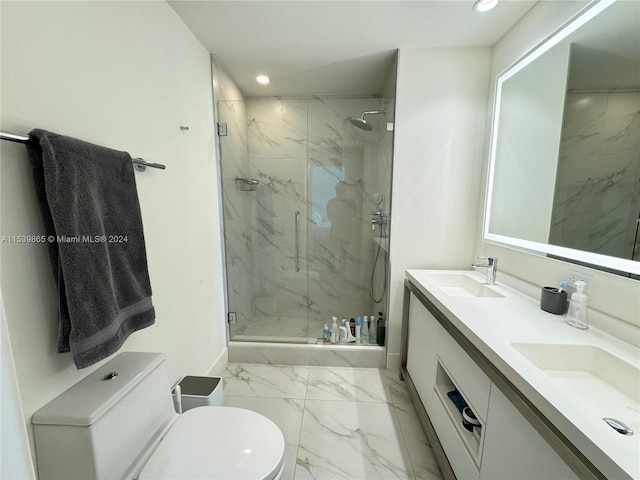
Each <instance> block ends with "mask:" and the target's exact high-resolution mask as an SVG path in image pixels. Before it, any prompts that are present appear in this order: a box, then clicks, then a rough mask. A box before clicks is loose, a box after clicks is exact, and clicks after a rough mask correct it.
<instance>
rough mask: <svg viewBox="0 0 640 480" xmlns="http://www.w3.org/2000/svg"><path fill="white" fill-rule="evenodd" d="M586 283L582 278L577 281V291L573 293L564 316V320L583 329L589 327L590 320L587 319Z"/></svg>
mask: <svg viewBox="0 0 640 480" xmlns="http://www.w3.org/2000/svg"><path fill="white" fill-rule="evenodd" d="M586 285H587V284H586V283H585V282H583V281H582V280H578V281H577V282H576V291H575V293H574V294H573V295H571V301H570V302H569V311H568V312H567V316H566V317H565V318H564V321H565V322H567V323H568V324H569V325H571V326H572V327H576V328H579V329H581V330H586V329H587V328H589V320H588V319H587V295H586V294H585V293H584V287H585V286H586Z"/></svg>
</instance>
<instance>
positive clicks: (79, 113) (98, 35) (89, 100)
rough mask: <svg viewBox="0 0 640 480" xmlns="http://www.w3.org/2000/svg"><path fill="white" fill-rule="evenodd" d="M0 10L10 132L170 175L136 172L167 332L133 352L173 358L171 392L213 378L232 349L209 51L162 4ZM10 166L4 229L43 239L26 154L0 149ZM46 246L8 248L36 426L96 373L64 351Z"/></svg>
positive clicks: (25, 402)
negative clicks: (69, 142)
mask: <svg viewBox="0 0 640 480" xmlns="http://www.w3.org/2000/svg"><path fill="white" fill-rule="evenodd" d="M0 5H1V8H2V12H1V13H2V17H1V22H2V24H1V27H2V37H1V40H2V47H1V48H2V51H1V55H2V87H1V88H2V90H1V93H2V130H3V131H8V132H13V133H18V134H26V133H27V132H29V131H30V130H31V129H32V128H35V127H40V128H44V129H49V130H52V131H55V132H58V133H61V134H66V135H70V136H74V137H77V138H81V139H84V140H87V141H89V142H93V143H97V144H101V145H105V146H109V147H112V148H116V149H121V150H127V151H128V152H129V153H131V154H132V155H133V156H140V157H143V158H144V159H146V160H149V161H152V162H159V163H164V164H166V165H167V170H165V171H160V170H153V169H149V170H147V171H146V172H144V173H136V181H137V184H138V194H139V197H140V203H141V209H142V217H143V223H144V230H145V237H146V243H147V256H148V263H149V273H150V277H151V285H152V288H153V301H154V304H155V307H156V324H155V325H154V326H152V327H150V328H147V329H144V330H141V331H139V332H136V333H134V334H133V335H132V336H131V337H130V338H129V339H128V340H127V342H126V343H125V344H124V347H123V350H142V351H157V352H163V353H164V354H165V355H166V358H167V363H168V368H169V374H170V381H172V382H173V381H176V380H178V378H179V377H180V376H181V375H184V374H195V375H202V374H205V373H207V372H208V371H209V369H210V368H211V367H212V365H214V363H216V361H217V360H218V359H219V358H224V354H225V352H226V338H225V330H224V328H225V327H224V298H223V288H222V268H221V253H220V252H221V250H220V228H219V223H220V222H219V213H218V212H219V206H218V195H217V184H216V180H215V179H216V170H215V154H214V145H215V143H214V142H215V139H214V129H213V108H212V94H211V92H212V89H211V71H210V61H209V54H208V53H207V51H206V50H205V48H204V47H203V46H202V45H201V44H200V43H199V42H198V41H197V40H196V38H195V37H194V36H193V34H192V33H191V32H190V31H189V29H188V28H187V27H186V26H185V25H184V24H183V23H182V21H181V20H180V18H179V17H178V16H177V15H176V14H175V12H174V11H173V10H172V9H171V8H170V7H169V6H168V5H167V4H166V3H165V2H156V1H149V2H1V4H0ZM180 125H188V126H189V130H188V131H181V130H180V129H179V126H180ZM0 164H1V168H2V170H1V173H2V178H1V193H2V207H1V208H2V223H1V227H0V233H1V234H2V235H41V234H42V233H43V226H42V222H41V219H40V213H39V211H38V208H37V205H36V202H35V198H34V190H33V182H32V179H31V175H30V168H29V164H28V161H27V156H26V153H25V148H24V147H23V146H22V145H18V144H10V143H8V142H2V161H1V162H0ZM45 248H46V247H45V246H44V245H42V244H38V245H25V244H7V243H3V244H2V246H1V253H2V265H1V276H0V281H1V287H2V292H3V294H4V300H5V308H6V313H7V322H8V327H9V332H10V334H11V344H12V347H13V354H14V358H15V366H16V370H17V374H18V381H19V387H20V394H21V396H22V406H23V409H24V414H25V416H26V420H27V422H28V421H29V419H30V417H31V415H32V414H33V413H34V412H35V411H36V410H37V409H38V408H40V407H41V406H42V405H44V404H45V403H46V402H48V401H50V400H51V399H52V398H54V397H55V396H57V395H58V394H60V393H62V392H63V391H64V390H66V389H67V388H69V387H70V386H71V385H73V384H74V383H76V382H77V381H79V380H80V379H81V378H82V377H84V376H86V375H87V374H89V373H90V371H92V370H93V368H88V369H85V370H82V371H78V370H76V368H75V367H74V366H73V364H72V361H71V358H70V355H69V354H57V353H55V344H56V341H55V340H56V334H57V314H56V309H57V306H56V301H55V287H54V282H53V278H52V275H51V270H50V267H49V261H48V258H47V253H46V250H45ZM29 427H30V425H29Z"/></svg>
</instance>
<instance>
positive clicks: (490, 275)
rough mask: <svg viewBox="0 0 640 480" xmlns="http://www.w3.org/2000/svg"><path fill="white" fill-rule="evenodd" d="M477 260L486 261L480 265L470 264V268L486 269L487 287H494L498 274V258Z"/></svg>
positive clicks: (480, 258) (479, 258)
mask: <svg viewBox="0 0 640 480" xmlns="http://www.w3.org/2000/svg"><path fill="white" fill-rule="evenodd" d="M478 260H480V261H482V260H486V261H487V263H486V264H484V265H482V264H479V263H472V264H471V266H472V267H473V268H474V269H476V268H486V269H487V280H486V282H485V283H486V284H487V285H495V284H496V274H497V273H498V258H497V257H489V258H485V257H478Z"/></svg>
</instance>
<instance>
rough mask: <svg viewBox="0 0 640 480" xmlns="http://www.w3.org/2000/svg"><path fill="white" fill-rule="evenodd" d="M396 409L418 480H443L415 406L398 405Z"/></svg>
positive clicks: (409, 404) (408, 404)
mask: <svg viewBox="0 0 640 480" xmlns="http://www.w3.org/2000/svg"><path fill="white" fill-rule="evenodd" d="M394 408H395V411H396V415H397V416H398V422H399V424H400V429H401V431H402V437H403V439H404V444H405V445H406V447H407V453H408V455H409V461H410V462H411V467H412V468H413V472H414V474H415V477H416V480H439V479H441V478H442V473H441V472H440V468H438V463H437V462H436V459H435V456H434V455H433V450H432V449H431V446H430V445H429V440H428V439H427V436H426V434H425V433H424V430H423V429H422V425H421V424H420V419H419V418H418V414H417V412H416V410H415V408H414V407H413V404H411V403H401V404H396V405H394Z"/></svg>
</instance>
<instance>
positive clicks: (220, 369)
mask: <svg viewBox="0 0 640 480" xmlns="http://www.w3.org/2000/svg"><path fill="white" fill-rule="evenodd" d="M227 363H229V349H228V348H227V347H224V350H222V353H221V354H220V355H219V356H218V358H217V359H216V361H215V362H213V365H212V366H211V368H210V369H209V372H208V373H207V376H208V377H221V376H222V374H223V373H224V369H225V367H226V366H227Z"/></svg>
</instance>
